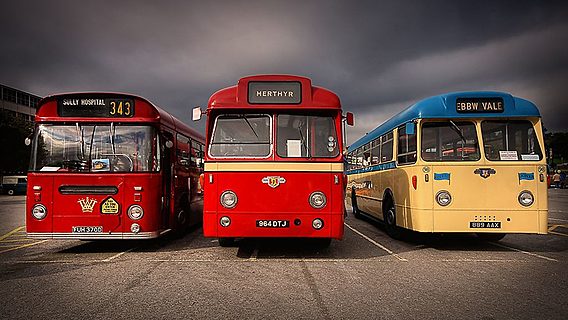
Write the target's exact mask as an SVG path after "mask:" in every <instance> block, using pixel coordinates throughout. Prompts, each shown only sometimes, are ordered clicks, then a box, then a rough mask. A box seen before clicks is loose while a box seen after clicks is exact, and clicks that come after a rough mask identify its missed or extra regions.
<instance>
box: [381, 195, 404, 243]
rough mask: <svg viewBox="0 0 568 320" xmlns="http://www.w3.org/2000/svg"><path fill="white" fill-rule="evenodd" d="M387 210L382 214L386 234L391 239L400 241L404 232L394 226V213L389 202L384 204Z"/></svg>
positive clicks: (392, 205)
mask: <svg viewBox="0 0 568 320" xmlns="http://www.w3.org/2000/svg"><path fill="white" fill-rule="evenodd" d="M386 205H387V209H386V210H384V212H383V221H384V223H385V230H386V232H387V234H388V235H389V236H390V237H391V238H393V239H398V240H400V239H402V238H403V236H404V230H403V229H402V228H400V227H399V226H397V225H396V211H395V208H394V204H393V203H392V201H391V200H389V201H387V202H386Z"/></svg>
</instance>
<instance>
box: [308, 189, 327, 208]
mask: <svg viewBox="0 0 568 320" xmlns="http://www.w3.org/2000/svg"><path fill="white" fill-rule="evenodd" d="M309 202H310V205H311V206H312V207H313V208H314V209H321V208H323V207H325V205H326V204H327V199H326V198H325V194H323V192H321V191H315V192H312V194H311V195H310V200H309Z"/></svg>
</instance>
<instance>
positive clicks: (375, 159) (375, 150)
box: [371, 137, 381, 166]
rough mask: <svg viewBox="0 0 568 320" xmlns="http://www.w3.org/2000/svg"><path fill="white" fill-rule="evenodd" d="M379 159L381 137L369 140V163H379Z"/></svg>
mask: <svg viewBox="0 0 568 320" xmlns="http://www.w3.org/2000/svg"><path fill="white" fill-rule="evenodd" d="M380 159H381V138H380V137H379V138H377V139H375V140H373V141H371V165H372V166H374V165H376V164H379V162H380Z"/></svg>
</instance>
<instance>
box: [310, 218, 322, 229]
mask: <svg viewBox="0 0 568 320" xmlns="http://www.w3.org/2000/svg"><path fill="white" fill-rule="evenodd" d="M312 227H313V228H314V229H316V230H319V229H321V228H323V220H322V219H320V218H315V219H314V221H312Z"/></svg>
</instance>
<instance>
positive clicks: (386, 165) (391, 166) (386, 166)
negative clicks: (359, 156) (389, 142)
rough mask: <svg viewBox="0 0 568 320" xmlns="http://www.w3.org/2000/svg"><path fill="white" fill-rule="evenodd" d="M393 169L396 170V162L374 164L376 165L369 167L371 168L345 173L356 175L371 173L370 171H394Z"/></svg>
mask: <svg viewBox="0 0 568 320" xmlns="http://www.w3.org/2000/svg"><path fill="white" fill-rule="evenodd" d="M394 168H396V162H395V161H391V162H386V163H381V164H376V165H374V166H371V167H366V168H361V169H353V170H349V171H347V174H348V175H349V174H357V173H363V172H371V171H383V170H387V169H394Z"/></svg>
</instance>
